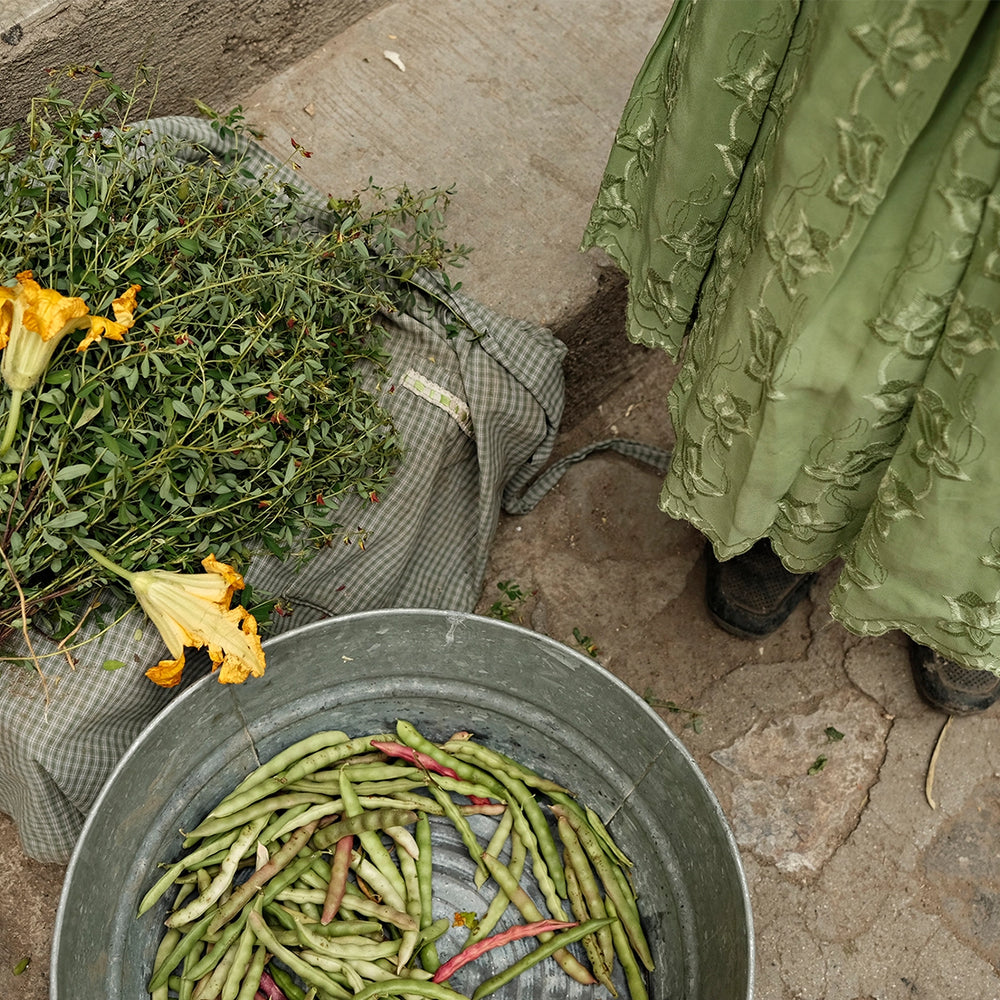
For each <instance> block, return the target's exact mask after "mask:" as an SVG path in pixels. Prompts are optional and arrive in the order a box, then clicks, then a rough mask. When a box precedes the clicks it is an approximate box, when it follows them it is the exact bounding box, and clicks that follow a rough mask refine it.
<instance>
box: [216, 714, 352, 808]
mask: <svg viewBox="0 0 1000 1000" xmlns="http://www.w3.org/2000/svg"><path fill="white" fill-rule="evenodd" d="M348 739H349V737H348V735H347V733H342V732H340V730H338V729H327V730H324V731H323V732H320V733H313V734H312V735H310V736H307V737H306V738H305V739H303V740H299V741H298V742H296V743H293V744H291V746H288V747H285V749H284V750H281V751H279V752H278V753H276V754H275V755H274V756H273V757H271V758H270V759H269V760H267V761H266V762H265V763H263V764H261V765H260V766H259V767H258V768H256V769H255V770H253V771H251V772H250V773H249V774H248V775H247V776H246V777H245V778H244V779H243V780H242V781H241V782H240V783H239V784H238V785H237V786H236V787H235V788H234V789H233V791H232V792H231V793H230V794H229V795H227V796H226V798H224V799H223V800H222V802H221V803H219V804H220V805H222V804H223V803H225V802H226V801H227V800H228V799H230V798H232V797H233V796H236V795H239V794H240V793H241V792H244V791H246V790H247V789H248V788H251V787H252V786H253V785H256V784H258V783H260V782H261V781H263V780H264V779H265V778H271V777H274V776H275V775H277V774H280V773H281V772H282V771H284V770H285V768H287V767H291V765H292V764H294V763H296V761H299V760H301V759H302V758H303V757H308V756H310V755H312V754H314V753H316V752H317V751H319V750H322V749H323V748H324V747H329V746H337V745H339V744H341V743H347V742H348Z"/></svg>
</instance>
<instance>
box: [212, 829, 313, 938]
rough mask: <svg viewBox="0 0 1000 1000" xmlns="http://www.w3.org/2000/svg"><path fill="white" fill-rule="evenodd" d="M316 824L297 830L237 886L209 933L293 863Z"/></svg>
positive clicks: (220, 908) (216, 917)
mask: <svg viewBox="0 0 1000 1000" xmlns="http://www.w3.org/2000/svg"><path fill="white" fill-rule="evenodd" d="M316 826H317V821H316V820H313V821H312V822H311V823H308V824H306V825H305V826H303V827H300V828H299V829H298V830H296V831H295V833H293V834H292V835H291V836H290V837H289V838H288V840H287V842H286V843H285V844H284V845H283V846H282V847H281V849H280V850H279V851H277V852H276V853H275V854H274V855H273V856H272V857H271V859H270V860H269V861H268V862H267V863H266V864H263V865H261V866H260V867H259V868H258V869H257V870H256V871H254V873H253V874H252V875H251V876H250V877H249V878H248V879H247V880H246V881H245V882H243V884H242V885H240V886H237V887H236V888H235V889H234V890H233V892H232V894H231V895H230V896H229V898H228V899H227V900H226V901H225V902H224V903H222V904H221V905H220V906H219V912H218V913H217V914H216V915H215V919H214V920H213V921H212V922H211V923H210V924H209V925H208V930H209V933H212V932H214V931H217V930H219V928H220V927H222V925H223V924H225V923H226V922H227V921H229V920H231V919H232V918H233V917H235V916H236V914H237V913H239V912H240V910H242V909H243V907H244V906H245V905H246V904H247V903H248V902H249V901H250V900H251V899H252V898H253V897H254V896H255V895H256V894H257V892H258V890H259V889H260V888H261V886H263V885H264V883H265V882H267V880H268V879H270V878H273V877H274V876H275V875H277V874H278V872H280V871H281V870H282V869H283V868H285V867H287V866H288V865H289V864H291V862H292V861H294V860H295V857H296V855H297V854H298V853H299V851H301V850H302V849H303V848H304V847H305V846H306V844H307V843H309V838H310V837H311V836H312V835H313V833H314V832H315V830H316Z"/></svg>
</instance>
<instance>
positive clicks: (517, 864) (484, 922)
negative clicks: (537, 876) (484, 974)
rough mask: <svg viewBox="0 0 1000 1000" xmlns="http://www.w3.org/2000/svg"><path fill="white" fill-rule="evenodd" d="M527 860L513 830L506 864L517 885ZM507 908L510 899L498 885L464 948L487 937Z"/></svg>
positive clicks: (524, 850) (526, 851)
mask: <svg viewBox="0 0 1000 1000" xmlns="http://www.w3.org/2000/svg"><path fill="white" fill-rule="evenodd" d="M487 853H488V854H489V856H490V857H494V855H493V854H492V853H490V852H487ZM527 860H528V849H527V848H526V847H525V846H524V841H523V840H522V839H521V836H520V834H518V832H517V831H516V830H514V831H512V832H511V835H510V860H509V861H508V862H507V870H508V871H509V872H510V874H511V877H512V878H513V879H514V880H515V881H516V882H517V883H518V884H520V881H521V873H522V872H523V871H524V864H525V862H526V861H527ZM509 906H510V897H509V896H508V895H507V893H506V892H505V891H504V890H503V888H502V887H501V886H500V885H498V886H497V891H496V894H495V895H494V897H493V898H492V899H491V900H490V905H489V906H488V907H487V908H486V912H485V913H484V914H483V916H482V917H481V918H480V920H479V923H478V924H476V926H475V928H474V929H473V930H472V931H471V932H470V933H469V936H468V937H467V938H466V939H465V946H466V947H468V946H469V945H470V944H475V943H476V942H477V941H482V940H483V938H486V937H489V935H490V934H491V933H492V931H493V928H494V927H496V925H497V924H498V923H499V922H500V918H501V917H502V916H503V915H504V914H505V913H506V912H507V908H508V907H509Z"/></svg>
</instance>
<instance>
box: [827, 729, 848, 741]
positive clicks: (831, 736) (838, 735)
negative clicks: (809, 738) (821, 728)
mask: <svg viewBox="0 0 1000 1000" xmlns="http://www.w3.org/2000/svg"><path fill="white" fill-rule="evenodd" d="M826 738H827V741H828V742H829V743H839V742H840V741H841V740H842V739H843V738H844V734H843V733H842V732H840V731H839V730H838V729H834V727H833V726H827V727H826Z"/></svg>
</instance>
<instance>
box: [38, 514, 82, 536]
mask: <svg viewBox="0 0 1000 1000" xmlns="http://www.w3.org/2000/svg"><path fill="white" fill-rule="evenodd" d="M86 520H87V512H86V511H85V510H65V511H63V512H62V513H61V514H56V516H55V517H54V518H52V520H50V521H49V522H48V523H47V524H46V525H45V527H46V528H47V529H48V530H49V531H59V530H60V529H62V528H72V527H73V526H74V525H77V524H83V522H84V521H86Z"/></svg>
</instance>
